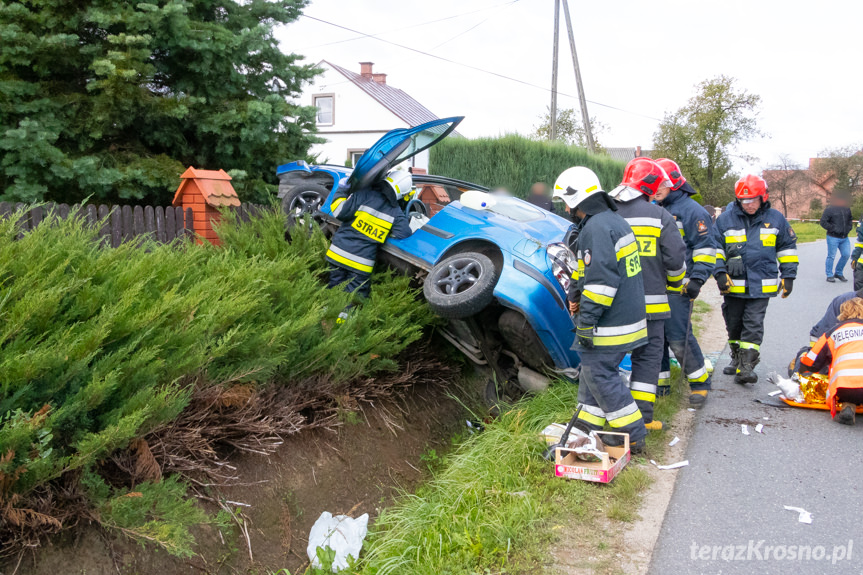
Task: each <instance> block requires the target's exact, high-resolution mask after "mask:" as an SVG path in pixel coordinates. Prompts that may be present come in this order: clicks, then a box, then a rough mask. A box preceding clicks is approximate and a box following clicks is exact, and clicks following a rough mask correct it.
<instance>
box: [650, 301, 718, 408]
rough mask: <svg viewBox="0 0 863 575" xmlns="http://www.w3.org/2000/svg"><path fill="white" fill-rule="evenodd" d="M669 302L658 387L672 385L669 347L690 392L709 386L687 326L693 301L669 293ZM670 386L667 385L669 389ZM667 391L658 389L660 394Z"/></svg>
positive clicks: (700, 358) (708, 373)
mask: <svg viewBox="0 0 863 575" xmlns="http://www.w3.org/2000/svg"><path fill="white" fill-rule="evenodd" d="M668 304H669V305H670V306H671V317H670V318H668V319H667V320H665V345H664V346H663V350H662V351H663V354H662V370H661V371H660V376H659V385H660V386H670V385H671V363H670V360H669V353H668V349H669V348H671V351H673V352H674V357H675V358H677V362H678V363H679V364H680V370H681V371H682V372H683V373H684V374H685V375H686V381H687V382H688V383H689V389H690V390H691V391H703V390H705V389H710V372H709V371H707V369H706V368H705V367H704V354H703V353H701V346H699V345H698V340H697V339H696V338H695V334H694V333H692V325H690V320H691V317H692V316H691V315H690V313H689V311H690V310H691V309H692V307H691V306H692V305H693V301H692V300H691V299H689V296H687V295H684V294H672V293H670V294H668ZM668 389H669V387H666V390H668ZM665 393H667V391H664V390H660V395H665Z"/></svg>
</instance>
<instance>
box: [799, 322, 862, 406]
mask: <svg viewBox="0 0 863 575" xmlns="http://www.w3.org/2000/svg"><path fill="white" fill-rule="evenodd" d="M800 363H802V364H803V365H805V366H806V367H807V368H809V369H810V370H811V371H812V372H818V371H820V370H821V369H822V368H823V367H824V366H825V365H827V364H828V363H829V364H830V387H829V388H828V390H827V405H829V406H830V407H831V411H833V413H835V412H836V405H835V400H836V390H837V389H855V388H863V320H859V319H849V320H846V321H843V322H842V323H840V324H839V325H837V326H836V327H834V328H833V329H831V330H830V331H828V332H827V333H825V334H824V335H822V336H821V337H820V338H819V339H818V341H817V342H816V343H815V345H813V346H812V349H810V350H809V352H807V353H806V355H804V356H803V357H802V358H801V359H800Z"/></svg>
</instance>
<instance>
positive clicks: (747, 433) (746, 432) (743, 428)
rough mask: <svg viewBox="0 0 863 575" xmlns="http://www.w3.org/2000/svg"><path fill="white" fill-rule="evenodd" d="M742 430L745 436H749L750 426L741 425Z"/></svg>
mask: <svg viewBox="0 0 863 575" xmlns="http://www.w3.org/2000/svg"><path fill="white" fill-rule="evenodd" d="M740 430H741V431H742V432H743V435H749V426H748V425H746V424H745V423H741V424H740Z"/></svg>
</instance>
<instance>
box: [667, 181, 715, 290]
mask: <svg viewBox="0 0 863 575" xmlns="http://www.w3.org/2000/svg"><path fill="white" fill-rule="evenodd" d="M683 185H684V186H686V185H687V184H683ZM693 191H694V190H693ZM659 205H661V206H662V207H663V208H665V209H666V210H668V211H669V212H670V213H671V216H672V217H673V218H674V220H675V222H676V223H677V228H678V229H679V230H680V235H681V236H683V243H685V244H686V277H688V278H689V279H694V280H699V281H701V283H702V284H704V283H705V282H707V279H708V278H709V277H710V276H711V275H713V266H714V265H715V264H716V246H715V244H714V240H713V234H712V231H713V220H712V219H711V218H710V216H709V215H708V214H707V210H705V209H704V208H703V207H702V206H701V204H699V203H698V202H696V201H695V200H693V199H692V198H691V197H690V195H689V194H687V193H686V192H684V191H682V190H673V191H672V192H671V193H670V194H668V197H666V198H665V201H663V202H661V203H660V204H659Z"/></svg>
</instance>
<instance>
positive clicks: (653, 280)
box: [617, 193, 686, 320]
mask: <svg viewBox="0 0 863 575" xmlns="http://www.w3.org/2000/svg"><path fill="white" fill-rule="evenodd" d="M617 213H618V215H620V216H621V217H622V218H623V219H625V220H626V223H628V224H629V227H630V228H632V232H633V233H634V234H635V238H636V240H637V241H638V255H639V258H640V260H641V279H642V281H643V282H644V300H645V307H646V311H647V319H652V320H653V319H665V318H668V317H671V306H670V305H669V304H668V293H667V292H668V291H677V292H679V291H680V287H681V286H682V285H683V276H684V275H685V273H686V263H685V261H686V245H685V244H684V243H683V240H682V239H681V238H680V234H679V233H678V231H677V225H676V224H675V223H674V218H673V217H672V216H671V214H670V213H668V212H667V211H666V210H664V209H662V208H660V207H659V206H657V205H656V204H652V203H650V202H649V201H648V200H647V196H645V195H643V194H641V193H639V197H636V198H635V199H634V200H632V201H629V202H618V204H617Z"/></svg>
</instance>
